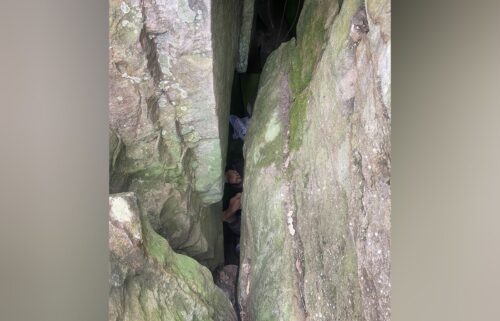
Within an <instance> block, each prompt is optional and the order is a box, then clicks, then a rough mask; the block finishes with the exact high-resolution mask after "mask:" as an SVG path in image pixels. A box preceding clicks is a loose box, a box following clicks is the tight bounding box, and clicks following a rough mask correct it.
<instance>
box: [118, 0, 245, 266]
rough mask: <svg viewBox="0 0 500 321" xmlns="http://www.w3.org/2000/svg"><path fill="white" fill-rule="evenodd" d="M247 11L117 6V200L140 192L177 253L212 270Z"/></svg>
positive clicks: (228, 6) (195, 2) (218, 5)
mask: <svg viewBox="0 0 500 321" xmlns="http://www.w3.org/2000/svg"><path fill="white" fill-rule="evenodd" d="M242 3H243V0H237V1H233V0H221V1H214V2H213V3H212V1H209V0H157V1H153V0H144V1H139V0H124V1H118V0H111V1H110V21H109V24H110V29H109V30H110V34H109V37H110V60H109V76H110V82H109V87H110V88H109V92H110V106H109V110H110V127H111V132H110V144H111V147H112V148H113V151H117V154H116V155H119V156H120V157H114V155H115V154H113V163H112V166H111V165H110V169H111V171H112V175H111V179H110V191H111V192H124V191H133V192H135V193H136V195H137V197H138V199H139V206H140V208H141V210H142V211H143V212H144V213H146V214H147V215H148V217H149V219H150V222H151V224H152V226H153V228H154V229H155V230H156V231H158V232H160V233H161V234H162V235H163V236H165V237H166V238H167V239H168V240H169V242H170V244H171V245H172V247H173V248H174V249H176V250H180V251H182V252H183V253H186V254H188V255H190V256H192V257H195V258H201V257H202V258H203V260H205V262H208V261H211V262H212V263H210V264H212V266H211V267H214V265H215V264H216V263H219V264H220V263H221V262H220V258H221V257H222V255H221V253H216V251H217V249H218V248H221V247H220V246H218V244H216V243H215V242H219V241H220V240H218V239H217V238H214V237H213V235H214V234H215V232H214V229H218V230H217V231H218V232H221V231H222V230H221V229H222V227H221V224H220V215H219V214H220V213H217V211H216V210H215V208H214V206H217V205H214V204H217V202H219V201H220V199H221V198H222V189H223V180H222V177H223V167H224V160H225V151H226V146H227V130H228V123H227V118H228V117H227V115H228V113H229V104H230V101H229V100H230V96H231V95H230V92H231V83H232V78H233V72H234V68H235V66H236V63H237V59H238V36H239V28H240V25H241V8H242ZM228 30H232V31H233V32H228ZM118 142H119V144H118ZM117 144H118V145H117ZM115 145H116V146H119V148H118V147H115ZM117 148H118V149H117ZM119 153H121V154H119ZM110 157H111V155H110ZM202 221H203V222H206V223H207V224H201V222H202ZM207 229H208V230H207ZM218 232H217V233H218ZM209 253H213V255H214V256H213V257H212V258H209V257H208V254H209ZM217 258H218V260H219V262H216V259H217Z"/></svg>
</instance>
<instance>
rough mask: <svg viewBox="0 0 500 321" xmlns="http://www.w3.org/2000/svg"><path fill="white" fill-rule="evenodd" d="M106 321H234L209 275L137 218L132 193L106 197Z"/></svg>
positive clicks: (142, 220)
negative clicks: (109, 264)
mask: <svg viewBox="0 0 500 321" xmlns="http://www.w3.org/2000/svg"><path fill="white" fill-rule="evenodd" d="M109 206H110V211H109V249H110V259H111V260H110V263H111V278H110V294H109V320H110V321H146V320H147V321H150V320H155V321H175V320H177V321H199V320H207V321H208V320H213V321H233V320H234V321H236V320H237V317H236V314H235V312H234V309H233V307H232V305H231V302H229V300H228V299H227V298H226V297H225V295H224V293H223V292H222V290H220V289H219V288H217V287H216V286H215V285H214V283H213V280H212V275H211V274H210V271H209V270H208V269H207V268H206V267H204V266H202V265H200V264H199V263H198V262H196V261H195V260H194V259H192V258H190V257H187V256H184V255H180V254H176V253H175V252H174V251H173V250H172V249H171V248H170V246H169V245H168V242H167V241H166V240H165V239H164V238H162V237H161V236H160V235H158V234H157V233H156V232H155V231H154V230H153V229H152V228H151V226H150V225H149V222H148V219H147V218H145V217H141V215H140V214H139V209H138V206H137V199H136V197H135V195H134V194H133V193H121V194H115V195H113V196H111V197H110V198H109Z"/></svg>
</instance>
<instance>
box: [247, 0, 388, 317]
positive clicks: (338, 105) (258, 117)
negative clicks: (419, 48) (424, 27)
mask: <svg viewBox="0 0 500 321" xmlns="http://www.w3.org/2000/svg"><path fill="white" fill-rule="evenodd" d="M390 11H391V8H390V1H387V0H375V1H372V0H367V1H366V3H363V2H362V1H350V0H344V1H338V2H337V1H333V0H317V1H312V0H309V1H308V0H306V1H305V2H304V7H303V10H302V13H301V17H300V20H299V23H298V26H297V40H296V41H295V40H292V41H289V42H288V43H286V44H283V45H282V46H281V47H280V48H279V49H278V50H276V51H275V52H273V53H272V54H271V56H269V58H268V60H267V62H266V65H265V68H264V71H263V73H262V75H261V80H260V87H259V93H258V96H257V100H256V103H255V110H254V114H253V118H252V122H251V126H250V128H249V132H248V134H247V138H246V142H245V161H246V165H245V174H246V175H245V182H244V193H243V215H242V217H243V220H242V237H241V241H240V242H241V243H240V244H241V249H242V252H241V268H240V273H239V285H238V293H239V303H240V308H241V310H242V320H243V321H247V320H248V321H264V320H269V321H271V320H273V321H277V320H283V321H296V320H297V321H298V320H307V321H312V320H325V321H326V320H328V321H330V320H367V321H368V320H370V321H371V320H389V318H390V307H389V290H390V283H389V268H390V265H389V263H390V260H389V231H390V196H391V194H390V168H391V165H390V117H391V109H390V108H391V101H390V48H391V36H390V34H391V31H390Z"/></svg>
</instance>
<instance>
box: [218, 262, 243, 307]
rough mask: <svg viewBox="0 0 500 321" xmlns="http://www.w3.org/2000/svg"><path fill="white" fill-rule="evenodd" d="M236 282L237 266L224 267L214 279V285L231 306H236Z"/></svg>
mask: <svg viewBox="0 0 500 321" xmlns="http://www.w3.org/2000/svg"><path fill="white" fill-rule="evenodd" d="M237 281H238V266H237V265H233V264H231V265H225V266H224V267H223V268H221V269H220V270H219V271H218V272H217V275H216V277H215V284H216V285H217V286H218V287H219V288H220V289H221V290H222V291H223V292H224V294H225V295H226V297H227V298H228V299H229V301H231V303H232V304H233V306H235V305H236V282H237Z"/></svg>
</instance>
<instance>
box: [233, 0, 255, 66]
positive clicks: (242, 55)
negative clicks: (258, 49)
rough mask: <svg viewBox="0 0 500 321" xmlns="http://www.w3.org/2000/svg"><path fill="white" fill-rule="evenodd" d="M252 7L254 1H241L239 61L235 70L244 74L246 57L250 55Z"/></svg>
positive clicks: (252, 22) (252, 21)
mask: <svg viewBox="0 0 500 321" xmlns="http://www.w3.org/2000/svg"><path fill="white" fill-rule="evenodd" d="M254 6H255V0H244V1H243V14H242V20H241V31H240V42H239V44H240V47H239V60H238V65H237V66H236V70H237V71H238V72H241V73H243V72H246V71H247V66H248V55H249V53H250V42H251V39H252V29H253V24H254Z"/></svg>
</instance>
